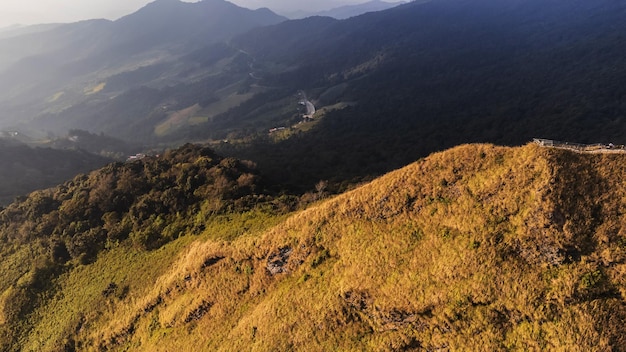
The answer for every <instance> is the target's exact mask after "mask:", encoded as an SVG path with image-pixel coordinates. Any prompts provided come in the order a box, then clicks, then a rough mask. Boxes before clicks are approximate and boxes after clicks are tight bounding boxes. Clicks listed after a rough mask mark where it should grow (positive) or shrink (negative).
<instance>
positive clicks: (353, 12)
mask: <svg viewBox="0 0 626 352" xmlns="http://www.w3.org/2000/svg"><path fill="white" fill-rule="evenodd" d="M402 3H404V2H395V3H394V2H385V1H380V0H373V1H368V2H364V3H362V4H357V5H346V6H341V7H337V8H334V9H330V10H326V11H320V12H315V13H310V14H307V15H306V16H305V15H299V16H297V18H302V17H310V16H328V17H332V18H336V19H339V20H341V19H346V18H350V17H354V16H359V15H362V14H364V13H367V12H376V11H383V10H387V9H390V8H393V7H396V6H398V5H400V4H402Z"/></svg>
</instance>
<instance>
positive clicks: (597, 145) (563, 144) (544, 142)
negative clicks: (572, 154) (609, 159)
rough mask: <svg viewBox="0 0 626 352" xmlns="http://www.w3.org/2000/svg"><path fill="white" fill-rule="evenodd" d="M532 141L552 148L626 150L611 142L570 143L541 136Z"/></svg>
mask: <svg viewBox="0 0 626 352" xmlns="http://www.w3.org/2000/svg"><path fill="white" fill-rule="evenodd" d="M533 142H535V143H536V144H538V145H540V146H542V147H553V148H561V149H571V150H574V151H578V152H588V153H594V152H608V151H615V152H626V146H624V145H623V144H622V145H614V144H613V143H608V144H604V143H595V144H580V143H571V142H563V141H555V140H552V139H543V138H534V139H533Z"/></svg>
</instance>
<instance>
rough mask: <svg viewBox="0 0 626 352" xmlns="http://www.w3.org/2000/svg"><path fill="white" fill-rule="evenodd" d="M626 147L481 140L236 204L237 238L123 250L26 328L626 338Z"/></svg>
mask: <svg viewBox="0 0 626 352" xmlns="http://www.w3.org/2000/svg"><path fill="white" fill-rule="evenodd" d="M625 161H626V157H625V156H622V155H584V154H575V153H572V152H569V151H563V150H555V149H543V148H540V147H537V146H535V145H527V146H524V147H519V148H505V147H495V146H492V145H464V146H459V147H456V148H454V149H451V150H448V151H445V152H441V153H437V154H433V155H431V156H429V157H427V158H425V159H422V160H420V161H418V162H416V163H414V164H412V165H409V166H407V167H405V168H403V169H401V170H398V171H395V172H392V173H390V174H388V175H386V176H384V177H382V178H380V179H378V180H375V181H374V182H372V183H370V184H367V185H365V186H362V187H360V188H358V189H356V190H354V191H351V192H348V193H346V194H343V195H341V196H338V197H335V198H333V199H331V200H328V201H325V202H323V203H319V204H318V205H316V206H313V207H310V208H309V209H307V210H304V211H301V212H298V213H295V214H294V215H292V216H290V217H288V218H287V219H284V218H283V219H280V218H279V217H275V218H272V219H269V218H267V217H256V218H255V217H254V215H249V217H248V218H246V217H245V216H244V217H242V216H233V217H232V220H231V222H230V224H231V225H232V226H235V227H240V226H241V227H245V226H247V228H248V230H247V231H245V232H242V233H241V234H240V235H239V236H236V237H232V236H230V237H223V236H213V235H212V233H214V232H219V231H220V230H219V229H220V228H222V227H223V226H225V225H224V222H220V221H218V220H211V221H210V222H207V227H206V230H205V232H204V233H203V234H202V235H200V236H199V237H188V236H183V237H181V238H179V239H177V240H176V241H173V242H170V243H168V244H166V245H164V246H163V247H161V248H160V249H157V250H153V251H149V252H141V253H140V254H133V253H134V252H133V250H132V249H129V248H125V247H120V248H117V249H112V250H109V251H106V252H104V253H103V254H101V255H99V256H98V258H97V260H96V261H95V262H94V263H92V264H87V265H84V266H79V267H77V268H75V269H73V270H71V271H69V272H67V273H65V274H63V275H61V276H59V277H58V279H56V280H55V282H54V284H55V285H58V288H59V289H58V290H57V291H56V292H57V293H56V294H55V295H52V296H50V297H43V298H42V300H43V302H44V303H43V304H41V305H40V307H39V308H38V309H37V310H36V311H35V313H33V314H32V315H31V319H34V320H35V321H36V323H35V324H34V328H32V329H31V330H30V332H29V333H28V334H27V336H26V337H25V339H24V341H23V343H24V346H26V348H25V349H26V350H63V349H66V350H72V349H75V350H81V351H82V350H93V351H97V350H114V351H118V350H128V351H131V350H132V351H289V350H294V351H402V350H417V351H421V350H427V351H432V350H453V351H456V350H461V351H463V350H465V351H495V350H524V351H526V350H561V351H607V350H611V349H613V350H618V351H619V350H623V349H624V347H623V346H626V331H624V330H625V329H626V328H625V326H626V325H624V322H625V321H626V308H625V306H624V299H623V295H624V294H625V293H626V285H625V283H626V262H625V259H626V230H625V229H626V226H625V225H626V217H625V215H624V214H625V213H626V196H625V194H626V185H625V184H624V182H623V176H624V175H626V163H625ZM259 219H265V220H264V221H260V220H259ZM246 223H247V224H248V225H246ZM87 296H88V297H87ZM70 307H71V308H70ZM60 327H63V328H62V329H61V328H60Z"/></svg>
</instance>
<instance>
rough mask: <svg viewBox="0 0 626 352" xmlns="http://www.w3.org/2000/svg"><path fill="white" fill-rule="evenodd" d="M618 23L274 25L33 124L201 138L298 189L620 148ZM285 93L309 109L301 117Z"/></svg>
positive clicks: (115, 78)
mask: <svg viewBox="0 0 626 352" xmlns="http://www.w3.org/2000/svg"><path fill="white" fill-rule="evenodd" d="M451 23H453V24H454V25H451ZM625 23H626V10H625V9H624V6H623V5H622V4H621V3H619V2H615V1H610V0H602V1H599V2H593V3H590V2H588V1H583V0H577V1H574V2H565V1H550V2H545V1H539V0H522V1H505V2H502V1H495V0H481V1H477V2H470V1H464V0H439V1H435V2H427V3H418V2H412V3H408V4H405V5H401V6H398V7H395V8H392V9H389V10H386V11H380V12H375V13H368V14H364V15H362V16H358V17H354V18H350V19H347V20H343V21H338V20H334V19H331V18H327V17H326V18H324V17H313V18H307V19H303V20H297V21H285V22H282V23H279V24H276V25H271V26H266V27H262V28H257V29H255V30H253V31H250V32H246V33H244V34H241V35H238V36H235V37H233V38H232V39H231V40H230V41H228V42H222V43H217V44H212V45H208V46H205V47H202V48H199V49H198V50H195V51H192V52H190V53H188V54H186V55H181V56H180V57H179V58H178V59H176V60H173V61H165V62H157V63H154V64H149V63H146V64H145V65H143V66H140V67H135V68H134V69H133V70H129V71H124V72H120V73H118V74H114V75H111V76H108V78H106V79H103V80H98V81H95V82H94V83H93V84H92V85H91V86H90V89H91V90H89V92H88V93H89V94H88V95H87V97H85V93H81V98H80V100H78V101H75V102H74V103H72V104H70V105H71V106H67V105H63V108H62V109H61V108H59V109H61V110H53V109H47V110H46V111H45V112H43V113H41V114H39V115H38V116H39V117H38V118H37V119H36V120H35V121H36V126H37V128H39V129H43V130H44V131H46V130H51V131H54V132H55V133H59V134H60V133H64V131H66V130H67V129H69V128H78V129H83V130H88V131H90V132H91V133H97V134H99V133H100V132H104V133H105V134H106V135H111V136H116V137H119V138H122V139H125V140H133V141H140V142H143V143H146V144H162V143H167V144H170V145H172V144H174V145H175V144H180V143H184V142H186V141H190V140H194V141H213V142H214V143H216V148H219V152H220V153H222V154H226V155H229V156H234V157H237V158H242V159H251V160H255V161H257V162H258V163H259V167H260V168H261V169H263V170H264V172H265V174H266V175H268V176H269V177H275V179H276V180H277V181H276V183H282V184H291V185H295V186H297V187H304V188H307V187H311V186H312V185H314V184H315V183H316V182H318V181H319V180H331V181H333V182H331V183H337V184H343V183H345V182H348V183H353V182H358V181H359V180H363V179H364V178H365V179H369V178H371V177H373V176H376V175H380V174H383V173H385V172H387V171H389V170H392V169H394V168H398V167H401V166H403V165H406V164H407V163H409V162H411V161H412V160H414V159H415V158H416V157H419V156H424V155H427V154H429V153H430V152H433V151H437V150H441V149H444V148H448V147H452V146H454V145H457V144H460V143H466V142H495V143H499V144H509V145H511V144H512V145H517V144H523V143H525V142H526V141H528V140H530V139H531V138H533V137H537V136H539V137H544V136H545V137H550V138H554V139H560V140H568V141H573V142H582V143H596V142H607V143H608V142H613V143H618V144H624V143H626V141H625V140H624V139H623V136H624V135H626V130H625V128H626V127H624V126H626V125H624V124H623V123H622V115H623V112H622V110H623V109H622V103H621V98H620V97H621V96H623V95H624V94H626V93H625V92H624V89H623V87H621V85H620V84H619V83H618V82H620V78H625V77H624V76H626V71H625V70H624V68H623V65H621V64H620V62H621V61H620V60H621V52H622V51H624V50H626V48H625V45H626V44H625V42H624V41H623V38H622V37H621V35H620V33H622V32H623V31H624V30H626V28H624V27H625V26H626V25H625ZM600 38H601V40H600ZM299 91H304V92H305V93H306V94H307V96H308V99H309V101H310V102H311V103H313V104H314V105H315V108H316V110H317V112H316V114H315V118H314V119H313V121H309V123H302V124H301V123H300V122H302V121H303V119H302V111H300V110H299V109H300V105H299V104H298V102H299V98H298V96H297V95H298V92H299ZM65 96H66V98H68V99H69V95H65ZM52 98H54V97H52ZM66 103H67V101H66ZM279 127H285V129H284V130H281V132H280V133H274V134H272V135H268V131H270V130H272V129H274V128H279ZM224 141H228V143H223V142H224Z"/></svg>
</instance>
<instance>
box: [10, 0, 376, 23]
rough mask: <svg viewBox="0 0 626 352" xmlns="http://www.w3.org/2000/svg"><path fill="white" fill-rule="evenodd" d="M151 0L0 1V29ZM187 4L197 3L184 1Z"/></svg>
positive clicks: (112, 14)
mask: <svg viewBox="0 0 626 352" xmlns="http://www.w3.org/2000/svg"><path fill="white" fill-rule="evenodd" d="M151 1H152V0H0V28H2V27H7V26H10V25H13V24H39V23H58V22H76V21H80V20H85V19H95V18H107V19H111V20H114V19H117V18H119V17H122V16H124V15H128V14H130V13H132V12H135V11H137V10H138V9H140V8H141V7H143V6H144V5H146V4H147V3H149V2H151ZM185 1H186V2H196V1H193V0H185ZM366 1H367V0H315V1H312V0H231V2H233V3H235V4H237V5H239V6H242V7H248V8H252V9H256V8H259V7H269V8H271V9H272V10H274V11H276V12H279V13H283V14H284V13H290V12H294V11H297V10H305V11H319V10H325V9H331V8H333V7H338V6H342V5H349V4H358V3H362V2H366Z"/></svg>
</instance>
